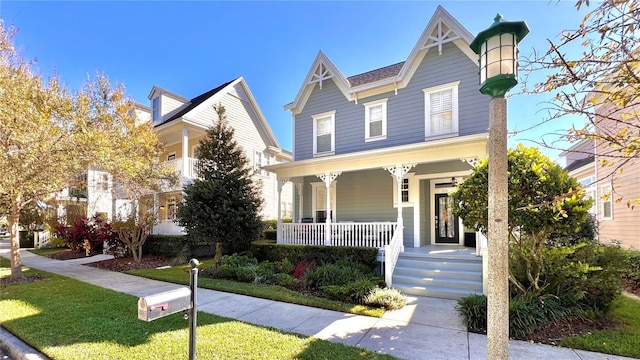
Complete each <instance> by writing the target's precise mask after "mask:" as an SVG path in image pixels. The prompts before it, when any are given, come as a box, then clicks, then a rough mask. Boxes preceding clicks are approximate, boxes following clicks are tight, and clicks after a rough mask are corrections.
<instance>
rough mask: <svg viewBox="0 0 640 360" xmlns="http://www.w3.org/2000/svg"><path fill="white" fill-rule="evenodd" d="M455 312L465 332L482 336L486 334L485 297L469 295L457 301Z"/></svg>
mask: <svg viewBox="0 0 640 360" xmlns="http://www.w3.org/2000/svg"><path fill="white" fill-rule="evenodd" d="M455 309H456V311H457V312H458V314H460V316H461V317H462V321H463V322H464V324H465V326H466V327H467V330H469V331H471V332H474V333H479V334H484V333H486V332H487V297H486V296H484V295H470V296H465V297H463V298H461V299H460V300H458V303H457V304H456V306H455Z"/></svg>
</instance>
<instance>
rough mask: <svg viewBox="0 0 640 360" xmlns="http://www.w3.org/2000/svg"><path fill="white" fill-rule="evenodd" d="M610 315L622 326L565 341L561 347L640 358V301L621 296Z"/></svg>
mask: <svg viewBox="0 0 640 360" xmlns="http://www.w3.org/2000/svg"><path fill="white" fill-rule="evenodd" d="M610 315H611V317H612V318H613V319H616V320H618V321H619V322H620V323H621V326H620V327H619V328H618V329H616V330H603V331H596V332H594V333H593V334H588V335H581V336H576V337H572V338H569V339H566V340H564V341H563V342H561V343H560V345H561V346H566V347H571V348H575V349H582V350H590V351H597V352H600V353H605V354H614V355H620V356H628V357H634V358H640V301H638V300H634V299H630V298H628V297H626V296H620V297H619V298H618V299H617V300H616V303H615V304H614V308H613V309H612V310H611V312H610Z"/></svg>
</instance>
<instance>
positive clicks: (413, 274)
mask: <svg viewBox="0 0 640 360" xmlns="http://www.w3.org/2000/svg"><path fill="white" fill-rule="evenodd" d="M392 281H393V286H394V287H396V288H398V289H399V290H400V291H402V292H403V293H405V294H407V295H415V296H428V297H435V298H442V299H453V300H457V299H460V298H462V297H465V296H468V295H470V294H481V293H482V259H481V258H456V257H447V256H443V257H442V258H440V257H434V256H431V255H430V256H424V255H415V254H414V255H407V254H400V257H399V258H398V262H397V264H396V270H395V271H394V273H393V280H392Z"/></svg>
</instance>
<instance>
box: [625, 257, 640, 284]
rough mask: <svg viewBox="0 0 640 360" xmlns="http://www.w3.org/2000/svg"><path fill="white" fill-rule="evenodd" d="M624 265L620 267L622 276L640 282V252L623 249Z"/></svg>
mask: <svg viewBox="0 0 640 360" xmlns="http://www.w3.org/2000/svg"><path fill="white" fill-rule="evenodd" d="M623 252H624V255H625V259H624V266H623V267H622V269H621V270H622V278H623V279H625V280H628V281H633V282H640V252H638V251H633V250H624V251H623Z"/></svg>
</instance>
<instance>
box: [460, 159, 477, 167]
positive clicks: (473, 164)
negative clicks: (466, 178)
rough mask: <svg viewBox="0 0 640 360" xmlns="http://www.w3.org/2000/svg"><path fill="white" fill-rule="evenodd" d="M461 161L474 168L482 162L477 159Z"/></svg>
mask: <svg viewBox="0 0 640 360" xmlns="http://www.w3.org/2000/svg"><path fill="white" fill-rule="evenodd" d="M460 161H462V162H465V163H467V164H469V165H471V166H472V167H476V166H477V165H478V162H480V160H479V159H478V158H477V157H473V158H462V159H460Z"/></svg>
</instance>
